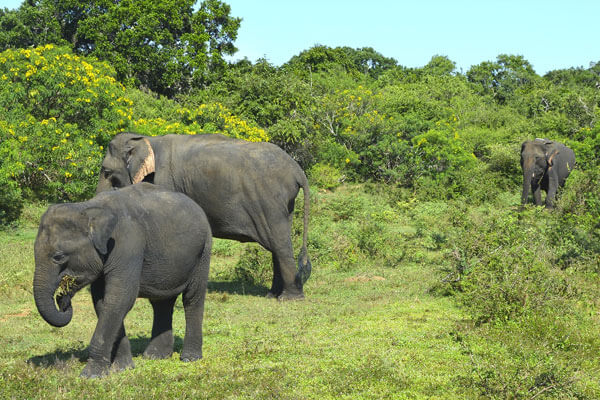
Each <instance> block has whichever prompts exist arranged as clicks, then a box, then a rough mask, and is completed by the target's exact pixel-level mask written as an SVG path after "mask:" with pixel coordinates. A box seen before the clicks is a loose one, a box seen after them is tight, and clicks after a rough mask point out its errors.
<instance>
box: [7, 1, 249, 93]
mask: <svg viewBox="0 0 600 400" xmlns="http://www.w3.org/2000/svg"><path fill="white" fill-rule="evenodd" d="M195 2H196V1H195V0H157V1H146V0H129V1H112V0H93V1H90V2H79V1H75V0H27V1H26V2H25V3H23V5H21V7H20V8H19V9H18V10H17V11H16V12H15V13H12V12H10V11H9V12H4V14H3V15H0V25H1V26H2V27H3V28H4V29H3V33H2V35H0V49H6V48H10V47H25V46H35V45H43V44H47V43H56V42H68V43H69V44H70V45H71V46H72V48H73V50H74V51H76V52H77V53H78V54H81V55H91V56H95V57H97V58H99V59H102V60H107V61H109V62H111V63H112V64H113V65H114V67H115V69H116V70H117V76H118V78H119V79H120V80H121V81H122V82H125V83H129V84H134V85H136V86H138V87H142V88H144V87H145V88H149V89H151V90H153V91H155V92H157V93H160V94H164V95H167V96H170V97H172V96H174V95H175V94H178V93H181V92H185V91H187V90H188V89H189V88H190V87H192V86H197V85H203V84H206V83H207V82H208V81H209V80H210V79H214V77H213V74H217V75H218V74H219V73H222V71H223V69H224V67H225V65H226V62H225V61H224V59H223V57H224V56H225V55H232V54H233V53H235V51H236V50H237V49H236V48H235V47H234V45H233V42H234V40H235V39H236V38H237V31H238V29H239V26H240V22H241V19H240V18H233V17H231V16H230V11H231V8H230V7H229V6H228V5H227V4H225V3H223V2H221V1H219V0H206V1H203V2H202V3H201V4H200V7H199V8H198V10H197V11H194V4H195ZM40 30H42V31H44V32H45V33H46V34H43V35H42V34H40V32H39V31H40Z"/></svg>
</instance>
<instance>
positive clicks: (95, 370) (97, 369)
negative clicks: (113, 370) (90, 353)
mask: <svg viewBox="0 0 600 400" xmlns="http://www.w3.org/2000/svg"><path fill="white" fill-rule="evenodd" d="M109 372H110V368H109V367H108V366H107V365H99V364H98V363H96V362H93V361H88V363H87V364H86V366H85V368H83V371H81V374H79V376H80V377H81V378H101V377H103V376H106V375H108V373H109Z"/></svg>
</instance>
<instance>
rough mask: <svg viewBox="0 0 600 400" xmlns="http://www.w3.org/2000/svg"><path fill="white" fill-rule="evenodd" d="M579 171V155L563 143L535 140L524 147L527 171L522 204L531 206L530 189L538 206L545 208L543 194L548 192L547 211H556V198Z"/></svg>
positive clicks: (525, 172) (522, 151)
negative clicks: (576, 171) (576, 162)
mask: <svg viewBox="0 0 600 400" xmlns="http://www.w3.org/2000/svg"><path fill="white" fill-rule="evenodd" d="M573 167H575V153H574V152H573V150H571V149H570V148H568V147H567V146H565V145H564V144H562V143H558V142H553V141H551V140H547V139H535V140H530V141H527V142H524V143H523V145H522V146H521V168H522V169H523V192H522V194H521V203H522V204H523V205H524V204H526V203H527V197H528V196H529V188H531V190H532V191H533V199H534V201H535V204H536V205H538V206H541V205H542V194H541V190H544V191H545V192H546V208H552V207H554V196H555V195H556V191H557V190H558V188H559V187H561V186H563V185H564V184H565V181H566V180H567V177H568V176H569V174H570V173H571V170H572V169H573Z"/></svg>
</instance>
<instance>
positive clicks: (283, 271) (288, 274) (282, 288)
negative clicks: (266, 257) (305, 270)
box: [271, 240, 304, 300]
mask: <svg viewBox="0 0 600 400" xmlns="http://www.w3.org/2000/svg"><path fill="white" fill-rule="evenodd" d="M292 251H293V250H292V243H291V240H289V246H285V247H284V248H283V250H282V251H281V250H280V251H273V288H272V289H271V293H273V294H274V295H276V297H277V298H278V299H279V300H296V299H303V298H304V292H303V291H302V286H299V285H298V282H297V279H296V274H297V271H296V266H295V264H294V256H293V253H292Z"/></svg>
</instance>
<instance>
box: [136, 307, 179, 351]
mask: <svg viewBox="0 0 600 400" xmlns="http://www.w3.org/2000/svg"><path fill="white" fill-rule="evenodd" d="M176 299H177V297H173V298H170V299H166V300H150V303H151V304H152V309H153V310H154V322H153V323H152V339H150V343H149V344H148V347H146V350H145V351H144V357H148V358H153V359H162V358H169V357H171V354H173V343H174V339H173V307H174V306H175V300H176Z"/></svg>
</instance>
